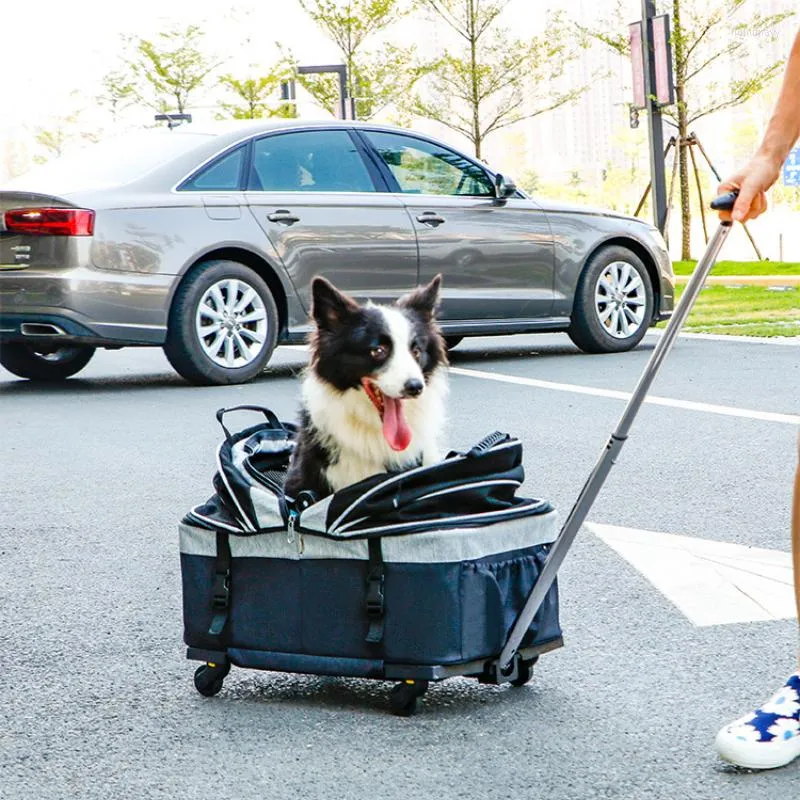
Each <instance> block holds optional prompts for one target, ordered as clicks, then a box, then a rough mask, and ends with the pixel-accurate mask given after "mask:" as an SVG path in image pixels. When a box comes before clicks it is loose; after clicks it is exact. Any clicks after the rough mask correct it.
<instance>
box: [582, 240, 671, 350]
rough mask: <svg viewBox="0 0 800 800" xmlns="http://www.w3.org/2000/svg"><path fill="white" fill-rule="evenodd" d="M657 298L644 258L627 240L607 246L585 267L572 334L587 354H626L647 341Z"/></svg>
mask: <svg viewBox="0 0 800 800" xmlns="http://www.w3.org/2000/svg"><path fill="white" fill-rule="evenodd" d="M655 301H656V298H655V296H654V292H653V284H652V281H651V279H650V275H649V273H648V271H647V268H646V267H645V265H644V262H643V261H642V259H641V258H639V256H638V255H637V254H636V253H634V252H633V251H632V250H629V249H628V248H627V247H623V246H622V245H617V244H614V245H606V246H605V247H602V248H600V249H599V250H598V251H597V252H596V253H594V254H593V255H592V256H591V257H590V258H589V260H588V261H587V263H586V266H585V267H584V268H583V271H582V272H581V275H580V278H579V279H578V283H577V286H576V287H575V299H574V302H573V307H572V316H571V319H570V326H569V328H567V334H568V335H569V337H570V339H572V341H573V342H575V344H576V345H578V347H580V348H581V350H583V351H584V352H585V353H622V352H624V351H625V350H630V349H631V348H632V347H636V345H637V344H639V342H640V341H641V340H642V337H643V336H644V335H645V333H646V332H647V328H648V326H649V325H650V324H651V322H652V321H653V308H654V306H655Z"/></svg>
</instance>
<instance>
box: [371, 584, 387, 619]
mask: <svg viewBox="0 0 800 800" xmlns="http://www.w3.org/2000/svg"><path fill="white" fill-rule="evenodd" d="M383 600H384V595H383V573H381V574H380V575H370V576H369V577H368V578H367V616H368V617H369V618H370V619H379V618H380V617H382V616H383V612H384V602H383Z"/></svg>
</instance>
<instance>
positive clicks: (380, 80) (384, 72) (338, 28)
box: [297, 0, 426, 119]
mask: <svg viewBox="0 0 800 800" xmlns="http://www.w3.org/2000/svg"><path fill="white" fill-rule="evenodd" d="M299 2H300V5H301V6H302V8H303V10H304V11H305V12H306V13H307V14H308V15H309V17H311V19H312V20H313V21H314V22H315V23H316V24H317V25H318V26H319V27H320V28H321V29H322V30H323V31H324V32H325V34H326V35H327V36H328V37H329V38H330V39H331V41H333V42H334V44H336V46H337V48H338V49H339V52H340V54H341V58H342V63H343V64H344V65H345V67H347V95H348V97H353V98H355V111H356V117H358V118H359V119H370V118H372V117H374V116H375V115H376V114H378V113H379V112H380V111H382V110H383V109H385V108H386V107H387V106H390V105H392V104H394V103H397V102H398V101H400V100H401V99H402V98H403V97H405V96H406V95H408V93H409V92H410V90H411V88H412V86H413V85H414V83H416V81H417V80H419V78H420V77H421V75H423V74H424V72H425V70H426V67H425V65H424V64H421V63H420V62H418V61H417V59H416V55H415V48H413V47H398V46H396V45H392V44H389V43H384V44H382V45H379V46H373V43H374V39H375V38H376V37H377V35H378V34H380V33H382V32H384V31H386V30H387V29H388V28H389V27H391V26H392V25H394V24H396V23H397V22H399V21H400V20H401V19H403V17H405V16H406V15H407V14H408V12H409V10H410V7H409V5H408V3H407V2H405V0H299ZM297 80H298V82H299V83H300V84H301V86H303V87H304V88H305V89H306V90H307V91H308V92H309V93H310V94H311V95H312V96H313V97H314V99H315V100H316V101H317V102H318V103H319V104H320V105H321V106H322V107H323V108H325V109H326V110H327V111H329V112H330V113H332V114H336V113H337V112H338V109H339V108H340V105H339V103H340V89H339V80H338V76H336V75H326V74H321V75H313V74H312V75H298V76H297Z"/></svg>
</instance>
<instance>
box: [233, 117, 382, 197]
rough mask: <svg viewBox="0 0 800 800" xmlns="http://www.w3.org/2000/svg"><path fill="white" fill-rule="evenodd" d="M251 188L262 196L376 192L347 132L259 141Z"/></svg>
mask: <svg viewBox="0 0 800 800" xmlns="http://www.w3.org/2000/svg"><path fill="white" fill-rule="evenodd" d="M248 188H249V189H250V190H252V191H262V192H374V191H375V184H374V183H373V181H372V178H371V177H370V174H369V172H368V171H367V167H366V165H365V164H364V161H363V159H362V158H361V154H360V153H359V152H358V150H357V148H356V145H355V143H354V142H353V140H352V139H351V138H350V134H349V133H348V132H347V131H344V130H315V131H293V132H291V133H279V134H278V133H276V134H272V135H271V136H265V137H263V138H261V139H257V140H256V141H255V142H254V143H253V166H252V169H251V172H250V177H249V180H248Z"/></svg>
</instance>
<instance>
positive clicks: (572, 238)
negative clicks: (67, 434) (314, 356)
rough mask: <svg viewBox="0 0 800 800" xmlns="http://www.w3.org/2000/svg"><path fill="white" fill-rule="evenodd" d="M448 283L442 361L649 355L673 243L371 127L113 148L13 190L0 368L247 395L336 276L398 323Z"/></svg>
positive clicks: (112, 143) (320, 127) (226, 134)
mask: <svg viewBox="0 0 800 800" xmlns="http://www.w3.org/2000/svg"><path fill="white" fill-rule="evenodd" d="M437 273H441V274H442V275H443V277H444V283H443V286H444V292H443V304H442V309H441V314H440V319H441V325H442V329H443V332H444V334H445V337H446V339H447V342H448V345H449V346H451V347H454V346H455V345H456V344H457V343H458V342H459V341H460V340H461V339H462V338H463V337H465V336H478V335H487V334H510V333H531V332H535V331H565V332H566V333H567V334H568V335H569V336H570V338H571V339H572V340H573V342H575V343H576V344H577V345H578V346H579V347H580V348H581V349H583V350H584V351H587V352H592V353H603V352H619V351H623V350H629V349H630V348H632V347H634V346H635V345H636V344H637V343H638V342H639V341H640V339H641V338H642V336H643V335H644V333H645V330H646V329H647V327H648V326H650V325H652V324H654V323H655V322H656V321H658V320H661V319H664V318H666V317H668V316H669V315H670V313H671V311H672V307H673V301H674V287H673V284H674V279H673V273H672V266H671V263H670V259H669V256H668V253H667V251H666V248H665V246H664V241H663V239H662V238H661V235H660V234H659V232H658V231H657V230H656V229H655V228H654V227H653V226H652V225H649V224H647V223H645V222H643V221H641V220H637V219H634V218H632V217H626V216H623V215H620V214H617V213H613V212H610V211H604V210H600V209H589V208H581V207H573V206H568V205H565V204H563V203H555V202H550V201H547V200H544V199H541V198H535V199H534V198H531V197H528V196H526V195H525V194H524V193H523V192H522V191H520V190H519V189H517V188H516V186H515V185H514V183H513V181H511V180H510V179H509V178H508V177H504V176H502V175H499V174H496V173H494V172H492V171H491V170H490V169H489V168H488V167H486V165H484V164H482V163H480V162H478V161H476V160H475V159H474V158H471V157H469V156H467V155H464V154H463V153H461V152H459V151H458V150H456V149H454V148H452V147H450V146H448V145H446V144H443V143H441V142H439V141H436V140H434V139H431V138H429V137H427V136H424V135H421V134H418V133H415V132H412V131H409V130H403V129H397V128H390V127H386V126H382V125H373V124H362V123H356V122H337V121H325V122H315V123H310V122H306V121H299V120H288V121H287V120H280V121H276V122H258V123H235V124H219V125H217V126H211V127H209V128H201V127H193V126H192V125H188V126H185V127H181V128H177V129H175V130H148V131H142V132H139V133H137V134H132V135H126V136H122V137H119V138H115V139H109V140H107V141H105V142H102V143H100V144H97V145H94V146H91V147H89V148H87V149H85V150H83V151H79V152H78V153H75V154H74V155H72V156H64V157H62V158H60V159H58V160H55V161H53V162H50V163H48V164H45V165H43V166H41V167H39V168H38V169H34V170H32V171H31V172H29V173H28V174H27V175H24V176H22V177H20V178H17V179H15V180H14V181H12V182H11V183H9V184H7V185H6V186H5V187H4V188H2V189H0V363H2V364H3V366H4V367H6V369H8V370H10V371H11V372H13V373H14V374H16V375H19V376H22V377H25V378H31V379H38V380H58V379H63V378H66V377H69V376H70V375H74V374H75V373H76V372H78V371H79V370H80V369H81V368H82V367H83V366H85V365H86V363H87V362H88V361H89V359H90V358H91V357H92V354H93V353H94V351H95V349H96V348H97V347H105V348H120V347H129V346H148V345H149V346H158V347H163V348H164V351H165V353H166V355H167V357H168V359H169V361H170V363H171V364H172V365H173V367H174V368H175V369H176V370H177V371H178V372H179V373H180V374H181V375H183V376H184V377H185V378H186V379H188V380H189V381H191V382H193V383H197V384H226V383H240V382H243V381H247V380H250V379H252V378H253V377H254V376H255V375H257V374H258V373H259V372H260V371H261V370H262V369H263V368H264V366H265V365H266V364H267V362H268V361H269V358H270V355H271V354H272V352H273V350H274V348H275V347H276V345H278V344H281V343H290V342H301V341H303V340H304V338H305V336H306V335H307V333H308V330H309V323H308V311H309V308H308V303H309V293H308V289H309V285H310V283H311V280H312V278H313V277H314V276H315V275H324V276H326V277H327V278H329V279H330V280H331V281H333V283H335V284H336V285H337V286H339V287H340V288H342V289H344V290H346V291H348V292H349V293H351V294H352V295H354V296H355V297H357V298H359V299H367V298H371V299H373V300H375V301H377V302H391V301H392V300H394V299H396V298H397V297H398V296H400V295H402V294H403V293H405V292H407V291H408V290H409V289H411V288H412V287H413V286H415V285H416V284H419V283H424V282H426V281H428V280H430V279H431V278H432V277H433V276H434V275H436V274H437Z"/></svg>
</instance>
